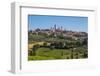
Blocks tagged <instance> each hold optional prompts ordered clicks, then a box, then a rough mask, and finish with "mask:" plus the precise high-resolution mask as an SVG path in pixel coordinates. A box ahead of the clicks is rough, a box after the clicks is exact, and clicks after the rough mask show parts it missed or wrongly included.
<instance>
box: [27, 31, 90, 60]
mask: <svg viewBox="0 0 100 76" xmlns="http://www.w3.org/2000/svg"><path fill="white" fill-rule="evenodd" d="M82 58H88V51H87V41H86V40H80V39H78V40H75V39H72V38H64V37H63V36H62V35H61V36H56V37H55V36H47V35H34V34H32V33H30V34H29V39H28V60H29V61H31V60H54V59H82Z"/></svg>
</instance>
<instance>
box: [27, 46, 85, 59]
mask: <svg viewBox="0 0 100 76" xmlns="http://www.w3.org/2000/svg"><path fill="white" fill-rule="evenodd" d="M80 51H81V50H80ZM83 54H84V52H83V53H82V52H81V53H80V52H77V51H74V52H73V58H71V56H72V51H71V50H65V49H53V50H51V49H50V48H38V49H37V50H36V55H35V56H28V60H53V59H80V58H84V57H83Z"/></svg>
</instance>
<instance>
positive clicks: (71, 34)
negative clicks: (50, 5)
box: [29, 24, 88, 40]
mask: <svg viewBox="0 0 100 76" xmlns="http://www.w3.org/2000/svg"><path fill="white" fill-rule="evenodd" d="M29 33H31V34H33V35H46V36H48V37H51V36H52V37H61V38H63V39H67V38H71V39H74V40H84V39H87V35H88V34H87V33H86V32H80V31H79V32H77V31H72V30H66V29H64V28H63V27H62V26H61V27H57V25H56V24H55V25H54V26H53V27H51V28H49V29H40V28H37V29H35V30H29Z"/></svg>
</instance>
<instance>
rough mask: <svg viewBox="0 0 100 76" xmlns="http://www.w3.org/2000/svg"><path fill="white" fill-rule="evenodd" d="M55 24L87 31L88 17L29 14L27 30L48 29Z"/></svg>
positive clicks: (69, 28) (74, 29)
mask: <svg viewBox="0 0 100 76" xmlns="http://www.w3.org/2000/svg"><path fill="white" fill-rule="evenodd" d="M55 24H56V26H57V27H61V26H62V27H63V29H66V30H72V31H82V32H87V31H88V17H80V16H50V15H29V16H28V26H29V30H32V29H36V28H40V29H49V28H51V27H53V26H54V25H55Z"/></svg>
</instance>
